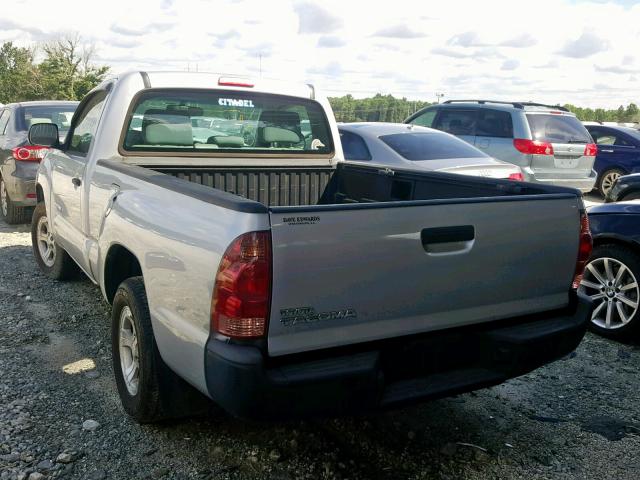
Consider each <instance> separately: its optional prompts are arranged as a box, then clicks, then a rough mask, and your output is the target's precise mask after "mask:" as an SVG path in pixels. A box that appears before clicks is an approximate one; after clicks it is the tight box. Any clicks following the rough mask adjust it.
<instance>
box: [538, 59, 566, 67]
mask: <svg viewBox="0 0 640 480" xmlns="http://www.w3.org/2000/svg"><path fill="white" fill-rule="evenodd" d="M559 66H560V64H559V63H558V61H557V60H549V61H548V62H547V63H544V64H542V65H534V67H533V68H558V67H559Z"/></svg>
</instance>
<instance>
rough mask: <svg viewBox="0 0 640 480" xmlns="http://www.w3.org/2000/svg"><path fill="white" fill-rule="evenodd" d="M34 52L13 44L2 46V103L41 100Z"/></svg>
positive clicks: (0, 71) (0, 96) (0, 57)
mask: <svg viewBox="0 0 640 480" xmlns="http://www.w3.org/2000/svg"><path fill="white" fill-rule="evenodd" d="M37 80H38V79H37V70H36V67H35V65H34V64H33V51H32V50H30V49H28V48H22V47H16V46H15V45H13V43H12V42H6V43H3V44H2V46H0V103H9V102H18V101H24V100H34V99H36V98H39V93H40V87H39V84H38V81H37Z"/></svg>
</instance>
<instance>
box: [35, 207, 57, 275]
mask: <svg viewBox="0 0 640 480" xmlns="http://www.w3.org/2000/svg"><path fill="white" fill-rule="evenodd" d="M36 231H37V240H38V252H39V253H40V258H42V261H43V262H44V264H45V265H46V266H47V267H53V264H54V263H55V261H56V244H55V241H54V240H53V234H52V233H51V229H50V228H49V220H48V219H47V217H45V216H43V217H40V219H39V220H38V226H37V230H36Z"/></svg>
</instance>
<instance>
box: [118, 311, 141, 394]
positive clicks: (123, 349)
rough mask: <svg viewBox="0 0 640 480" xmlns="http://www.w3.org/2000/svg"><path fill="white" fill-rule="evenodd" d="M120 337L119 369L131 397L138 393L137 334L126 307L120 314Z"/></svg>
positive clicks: (138, 361) (131, 316)
mask: <svg viewBox="0 0 640 480" xmlns="http://www.w3.org/2000/svg"><path fill="white" fill-rule="evenodd" d="M119 330H120V335H119V340H118V345H119V351H120V368H121V370H122V377H123V379H124V384H125V385H126V387H127V391H128V392H129V394H130V395H131V396H135V395H136V394H137V393H138V383H139V380H140V359H139V357H138V333H137V331H136V326H135V322H134V320H133V314H132V313H131V309H130V308H129V307H128V306H125V307H123V308H122V311H121V312H120V329H119Z"/></svg>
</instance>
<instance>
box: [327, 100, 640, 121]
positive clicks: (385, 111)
mask: <svg viewBox="0 0 640 480" xmlns="http://www.w3.org/2000/svg"><path fill="white" fill-rule="evenodd" d="M329 102H330V103H331V107H332V108H333V112H334V114H335V116H336V120H337V121H338V122H402V121H403V120H405V119H406V118H407V117H408V116H409V115H411V114H412V113H414V112H416V111H418V110H420V109H421V108H423V107H426V106H429V105H433V103H429V102H421V101H414V100H408V99H406V98H404V97H403V98H396V97H394V96H393V95H382V94H380V93H378V94H376V95H375V96H373V97H369V98H354V97H353V96H352V95H344V96H342V97H330V98H329ZM564 107H565V108H567V109H568V110H569V111H571V112H573V113H575V114H576V116H577V117H578V118H579V119H580V120H582V121H598V122H640V109H639V108H638V106H637V105H636V104H635V103H630V104H629V105H627V106H626V107H625V106H623V105H620V107H618V108H617V109H611V110H605V109H604V108H596V109H592V108H582V107H577V106H575V105H571V104H565V105H564Z"/></svg>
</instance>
